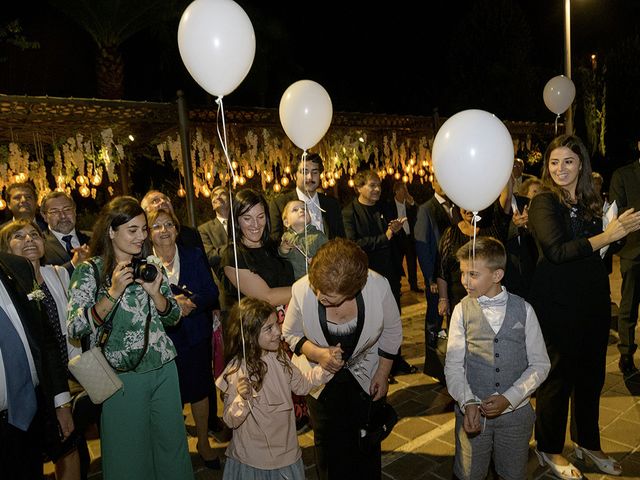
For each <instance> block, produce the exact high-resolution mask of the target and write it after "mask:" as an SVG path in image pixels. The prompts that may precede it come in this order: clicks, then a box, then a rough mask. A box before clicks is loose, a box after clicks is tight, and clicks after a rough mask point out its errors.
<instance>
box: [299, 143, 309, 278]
mask: <svg viewBox="0 0 640 480" xmlns="http://www.w3.org/2000/svg"><path fill="white" fill-rule="evenodd" d="M300 161H301V162H302V182H303V184H304V193H305V194H306V196H307V199H309V200H310V199H311V198H310V197H309V190H308V189H307V150H306V149H305V150H304V151H303V152H302V158H301V159H300ZM308 208H309V207H308V202H304V252H303V255H304V272H305V273H306V274H307V275H309V243H308V242H307V215H309V210H308Z"/></svg>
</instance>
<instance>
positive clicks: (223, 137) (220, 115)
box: [216, 97, 247, 362]
mask: <svg viewBox="0 0 640 480" xmlns="http://www.w3.org/2000/svg"><path fill="white" fill-rule="evenodd" d="M216 103H217V104H218V111H217V113H216V130H217V131H218V138H219V139H220V143H221V145H222V151H223V152H224V158H225V159H226V161H227V167H228V168H229V171H230V172H231V175H230V177H229V189H228V190H229V212H230V213H231V214H230V215H229V216H230V217H231V237H232V239H233V259H234V261H235V266H236V268H235V269H234V270H235V272H236V291H237V293H238V303H240V300H241V293H240V273H239V271H238V244H237V240H236V221H235V218H234V215H233V193H232V192H233V187H235V185H236V172H235V171H234V170H233V165H232V163H231V160H230V158H229V150H228V148H227V126H226V123H225V119H224V104H223V102H222V97H218V98H217V99H216ZM220 124H222V132H221V131H220ZM232 180H233V185H232ZM240 339H241V340H242V357H243V358H244V360H245V362H246V361H247V352H246V349H245V341H244V326H243V322H242V320H240Z"/></svg>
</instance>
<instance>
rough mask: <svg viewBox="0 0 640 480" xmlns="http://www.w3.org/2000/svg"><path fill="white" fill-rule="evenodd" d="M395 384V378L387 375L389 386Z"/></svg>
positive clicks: (396, 381)
mask: <svg viewBox="0 0 640 480" xmlns="http://www.w3.org/2000/svg"><path fill="white" fill-rule="evenodd" d="M396 383H398V380H396V377H394V376H393V375H389V385H395V384H396Z"/></svg>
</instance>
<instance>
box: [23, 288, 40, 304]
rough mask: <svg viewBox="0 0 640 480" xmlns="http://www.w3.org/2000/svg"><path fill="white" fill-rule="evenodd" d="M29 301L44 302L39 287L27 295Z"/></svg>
mask: <svg viewBox="0 0 640 480" xmlns="http://www.w3.org/2000/svg"><path fill="white" fill-rule="evenodd" d="M27 298H28V299H29V301H32V300H35V301H37V302H41V301H42V300H44V292H43V291H42V289H41V288H40V287H37V288H34V289H33V290H32V291H31V293H29V294H28V295H27Z"/></svg>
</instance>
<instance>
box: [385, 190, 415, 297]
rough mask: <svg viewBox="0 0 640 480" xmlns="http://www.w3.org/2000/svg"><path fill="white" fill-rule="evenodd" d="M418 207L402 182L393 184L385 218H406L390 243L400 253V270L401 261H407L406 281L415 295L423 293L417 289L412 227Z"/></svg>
mask: <svg viewBox="0 0 640 480" xmlns="http://www.w3.org/2000/svg"><path fill="white" fill-rule="evenodd" d="M417 213H418V207H417V206H416V203H415V201H414V200H413V197H412V196H411V195H410V194H409V191H408V190H407V185H406V184H405V183H404V182H402V181H397V182H395V183H394V184H393V198H392V199H391V201H390V202H389V203H388V204H387V205H386V207H385V218H389V219H393V218H406V219H407V221H406V222H404V223H403V225H402V228H401V229H400V230H399V231H398V233H396V234H395V235H394V236H393V239H392V241H393V242H395V243H396V245H397V249H398V251H399V252H400V268H401V269H402V261H403V259H406V261H407V280H408V281H409V287H410V288H411V290H413V291H414V292H417V293H423V291H422V290H421V289H420V288H418V276H417V269H418V264H417V259H416V242H415V238H414V232H413V230H414V227H415V224H416V215H417Z"/></svg>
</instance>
